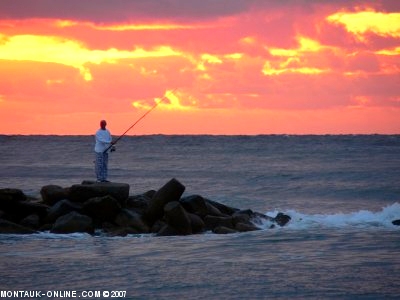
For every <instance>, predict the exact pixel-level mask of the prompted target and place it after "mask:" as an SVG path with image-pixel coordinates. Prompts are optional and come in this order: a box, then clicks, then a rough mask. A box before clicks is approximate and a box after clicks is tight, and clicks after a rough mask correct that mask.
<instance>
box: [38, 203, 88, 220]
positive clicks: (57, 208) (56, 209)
mask: <svg viewBox="0 0 400 300" xmlns="http://www.w3.org/2000/svg"><path fill="white" fill-rule="evenodd" d="M72 211H76V212H81V211H82V204H81V203H76V202H71V201H69V200H61V201H58V202H57V203H56V204H54V205H53V206H52V207H50V208H49V211H48V213H47V217H46V218H45V222H47V223H54V222H55V221H56V220H57V219H58V218H59V217H61V216H63V215H66V214H68V213H70V212H72Z"/></svg>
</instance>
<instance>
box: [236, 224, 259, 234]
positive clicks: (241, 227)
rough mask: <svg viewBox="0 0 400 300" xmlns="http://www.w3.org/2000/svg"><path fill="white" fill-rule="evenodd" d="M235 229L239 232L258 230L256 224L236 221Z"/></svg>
mask: <svg viewBox="0 0 400 300" xmlns="http://www.w3.org/2000/svg"><path fill="white" fill-rule="evenodd" d="M235 229H236V230H237V231H240V232H246V231H255V230H260V228H258V227H257V226H256V225H254V224H251V223H237V224H235Z"/></svg>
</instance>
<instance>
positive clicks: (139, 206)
mask: <svg viewBox="0 0 400 300" xmlns="http://www.w3.org/2000/svg"><path fill="white" fill-rule="evenodd" d="M155 193H156V191H154V190H150V191H148V192H146V193H144V194H141V195H135V196H129V197H128V199H127V200H126V208H128V209H130V210H134V211H136V212H137V213H139V214H144V213H145V212H146V211H147V209H148V207H149V203H150V201H151V198H152V197H153V196H154V195H155Z"/></svg>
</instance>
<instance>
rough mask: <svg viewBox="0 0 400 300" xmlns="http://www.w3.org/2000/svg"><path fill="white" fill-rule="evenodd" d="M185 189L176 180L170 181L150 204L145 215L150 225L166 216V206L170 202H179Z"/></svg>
mask: <svg viewBox="0 0 400 300" xmlns="http://www.w3.org/2000/svg"><path fill="white" fill-rule="evenodd" d="M184 191H185V187H184V186H183V185H182V184H181V183H180V182H179V181H178V180H176V179H175V178H173V179H171V180H170V181H168V182H167V183H166V184H165V185H164V186H162V187H161V188H160V189H159V190H158V191H157V192H156V193H155V195H154V196H153V198H152V199H151V201H150V203H149V207H148V209H147V211H146V213H145V217H146V219H147V221H148V222H149V224H151V225H152V224H153V223H154V222H155V221H156V220H158V219H160V218H161V217H162V216H163V214H164V206H165V205H166V204H167V203H168V202H172V201H179V199H180V197H181V196H182V194H183V192H184Z"/></svg>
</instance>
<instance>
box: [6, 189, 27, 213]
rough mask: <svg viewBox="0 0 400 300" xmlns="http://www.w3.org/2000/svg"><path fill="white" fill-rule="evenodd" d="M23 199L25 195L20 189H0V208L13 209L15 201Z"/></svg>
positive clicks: (25, 198)
mask: <svg viewBox="0 0 400 300" xmlns="http://www.w3.org/2000/svg"><path fill="white" fill-rule="evenodd" d="M25 200H27V197H26V195H25V194H24V192H22V190H20V189H8V188H6V189H0V210H4V211H10V210H13V209H14V208H15V206H16V203H17V202H20V201H25Z"/></svg>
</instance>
